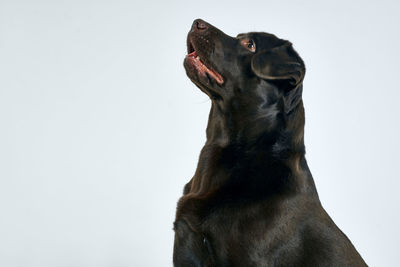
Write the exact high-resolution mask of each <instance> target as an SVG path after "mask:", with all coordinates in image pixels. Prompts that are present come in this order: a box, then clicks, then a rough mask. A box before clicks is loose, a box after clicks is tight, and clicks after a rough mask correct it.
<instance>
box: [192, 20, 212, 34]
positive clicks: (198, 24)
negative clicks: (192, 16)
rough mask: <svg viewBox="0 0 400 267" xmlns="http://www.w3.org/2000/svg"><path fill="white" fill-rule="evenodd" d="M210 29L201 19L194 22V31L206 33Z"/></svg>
mask: <svg viewBox="0 0 400 267" xmlns="http://www.w3.org/2000/svg"><path fill="white" fill-rule="evenodd" d="M207 29H208V25H207V23H206V22H205V21H203V20H201V19H196V20H195V21H193V25H192V31H205V30H207Z"/></svg>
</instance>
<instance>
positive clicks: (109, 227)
mask: <svg viewBox="0 0 400 267" xmlns="http://www.w3.org/2000/svg"><path fill="white" fill-rule="evenodd" d="M399 13H400V4H399V2H398V1H383V0H379V1H378V0H374V1H348V0H341V1H282V0H281V1H256V0H254V1H247V2H246V1H235V2H233V1H158V2H157V1H118V0H117V1H82V0H81V1H18V0H9V1H6V0H0V266H2V267H14V266H21V267H25V266H26V267H31V266H32V267H36V266H37V267H47V266H49V267H53V266H55V267H57V266H77V267H80V266H96V267H98V266H99V267H102V266H112V267H114V266H115V267H119V266H135V267H136V266H137V267H142V266H143V267H145V266H151V267H158V266H172V247H173V231H172V223H173V221H174V216H175V207H176V202H177V200H178V198H179V197H180V195H181V192H182V188H183V185H184V184H185V183H186V182H187V181H188V180H189V179H190V178H191V177H192V175H193V173H194V171H195V168H196V164H197V159H198V155H199V152H200V149H201V147H202V146H203V144H204V142H205V127H206V123H207V118H208V112H209V108H210V101H209V100H208V98H207V96H206V95H204V94H203V93H201V92H200V90H198V89H197V88H196V87H195V86H194V85H193V84H192V83H191V82H190V81H189V79H188V78H187V77H186V75H185V71H184V69H183V64H182V63H183V59H184V57H185V54H186V34H187V32H188V31H189V29H190V26H191V23H192V21H193V20H194V19H196V18H203V19H204V20H206V21H208V22H210V23H212V24H213V25H215V26H217V27H219V28H220V29H222V30H223V31H224V32H226V33H227V34H229V35H233V36H236V34H238V33H240V32H247V31H266V32H271V33H274V34H276V35H277V36H279V37H281V38H285V39H289V40H290V41H291V42H292V43H293V44H294V47H295V49H296V50H297V51H298V52H299V54H300V55H301V56H302V58H303V59H304V61H305V63H306V67H307V73H306V77H305V81H304V95H303V98H304V103H305V109H306V130H305V139H306V149H307V159H308V163H309V166H310V169H311V171H312V173H313V175H314V179H315V182H316V186H317V189H318V192H319V195H320V199H321V202H322V204H323V206H324V207H325V209H326V210H327V211H328V213H329V214H330V215H331V217H332V218H333V219H334V221H335V222H336V223H337V225H338V226H339V227H340V228H341V229H342V230H343V231H344V232H345V233H346V234H347V236H348V237H349V238H350V239H351V240H352V242H353V244H354V245H355V247H356V248H357V249H358V251H359V252H360V254H361V255H362V256H363V258H364V259H365V261H366V262H367V263H368V264H369V265H370V266H398V254H399V246H398V240H399V238H400V230H399V225H400V215H399V201H400V193H399V188H400V181H399V178H400V177H399V165H400V162H399V151H400V142H399V136H400V128H399V115H400V107H399V100H400V93H399V92H400V86H399V78H400V77H399V76H400V73H399V62H400V53H399V48H400V30H399V26H400V16H399Z"/></svg>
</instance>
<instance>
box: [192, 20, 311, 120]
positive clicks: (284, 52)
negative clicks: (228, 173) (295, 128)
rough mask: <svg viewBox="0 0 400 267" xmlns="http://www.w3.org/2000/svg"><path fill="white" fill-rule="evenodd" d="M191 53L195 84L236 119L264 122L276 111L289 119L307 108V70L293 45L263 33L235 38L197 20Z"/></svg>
mask: <svg viewBox="0 0 400 267" xmlns="http://www.w3.org/2000/svg"><path fill="white" fill-rule="evenodd" d="M187 49H188V55H187V56H186V58H185V61H184V66H185V69H186V73H187V75H188V76H189V78H190V79H191V80H192V81H193V82H194V83H195V84H196V85H197V86H198V87H199V88H200V89H201V90H202V91H203V92H205V93H206V94H207V95H208V96H210V98H211V99H212V101H213V104H214V103H215V104H216V105H218V106H219V107H221V109H223V110H225V111H227V110H229V112H230V113H231V114H235V113H236V114H242V115H243V114H246V115H243V116H248V115H249V114H253V115H256V116H264V115H265V114H262V112H261V111H262V110H268V109H269V112H271V111H272V110H271V107H272V106H273V107H274V108H273V109H274V112H275V113H284V114H289V113H290V112H292V111H293V109H295V108H296V106H297V105H298V104H299V102H301V94H302V81H303V78H304V74H305V66H304V63H303V61H302V59H301V58H300V57H299V55H298V54H297V53H296V51H295V50H294V49H293V47H292V44H291V43H290V42H289V41H286V40H282V39H279V38H277V37H276V36H275V35H272V34H268V33H262V32H250V33H245V34H239V35H238V36H237V37H230V36H228V35H226V34H225V33H223V32H222V31H220V30H219V29H217V28H215V27H214V26H212V25H210V24H209V23H207V22H205V21H203V20H200V19H197V20H195V21H194V22H193V25H192V28H191V30H190V32H189V34H188V37H187ZM255 113H257V114H255Z"/></svg>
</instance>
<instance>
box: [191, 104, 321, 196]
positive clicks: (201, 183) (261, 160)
mask: <svg viewBox="0 0 400 267" xmlns="http://www.w3.org/2000/svg"><path fill="white" fill-rule="evenodd" d="M261 115H262V114H261ZM276 115H277V116H278V117H279V116H280V115H279V114H276ZM281 115H282V114H281ZM233 116H235V114H234V113H229V112H227V111H226V110H225V111H223V110H222V109H221V108H220V107H219V106H218V105H217V104H215V103H213V104H212V107H211V111H210V116H209V121H208V127H207V142H206V144H205V146H204V147H203V149H202V151H201V154H200V159H199V163H198V166H197V169H196V173H195V175H194V177H193V179H192V181H191V184H190V190H189V192H188V193H189V194H191V195H197V196H198V197H200V196H207V195H210V194H212V193H213V192H216V191H217V190H219V189H221V188H223V187H224V186H226V185H227V184H229V183H230V182H231V180H232V179H233V178H232V177H235V178H234V179H236V182H238V183H240V179H246V183H250V186H249V187H248V188H249V190H252V189H251V188H253V187H259V188H258V189H260V190H263V186H264V185H265V190H268V187H271V186H273V187H274V188H273V189H274V190H275V191H276V187H281V186H282V190H285V188H283V186H284V184H286V182H284V179H289V177H298V176H304V175H302V173H304V172H308V167H307V163H306V161H305V158H304V154H305V151H304V108H303V104H302V102H300V103H299V105H298V106H297V107H296V109H295V110H293V112H291V113H290V114H288V115H286V114H284V115H282V116H290V117H281V118H280V119H279V120H278V119H277V118H271V117H263V116H260V114H258V115H256V116H255V117H253V118H248V119H247V120H245V121H244V120H243V118H238V117H233ZM238 121H239V122H242V123H245V124H246V125H243V126H244V127H243V126H241V127H239V126H240V125H235V123H237V122H238ZM288 121H290V123H289V122H288ZM271 123H274V124H275V125H274V127H271V125H270V124H271ZM252 169H257V170H259V171H260V170H261V173H256V174H251V170H252ZM310 176H311V174H310ZM248 177H250V178H248ZM253 177H254V181H251V179H252V178H253ZM264 177H265V178H264ZM262 179H267V180H268V181H266V180H262ZM299 179H300V178H299ZM308 180H309V179H308ZM281 182H282V184H281ZM251 183H253V184H254V186H253V187H252V186H251ZM295 183H296V184H294V185H293V186H294V187H297V188H298V187H299V184H297V183H300V185H301V184H303V185H304V184H305V187H306V190H308V189H311V191H312V190H314V185H313V183H312V184H307V183H308V181H307V182H305V181H295ZM260 185H261V186H260ZM307 188H308V189H307ZM258 189H257V190H258ZM244 193H245V192H244ZM261 193H262V194H263V193H264V192H261Z"/></svg>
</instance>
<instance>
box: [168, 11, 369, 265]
mask: <svg viewBox="0 0 400 267" xmlns="http://www.w3.org/2000/svg"><path fill="white" fill-rule="evenodd" d="M187 49H188V51H187V52H188V55H187V56H186V57H185V60H184V67H185V70H186V74H187V76H188V77H189V78H190V79H191V81H192V82H193V83H194V84H195V85H196V86H197V87H198V88H200V90H202V91H203V92H204V93H205V94H207V95H208V96H209V97H210V99H211V110H210V115H209V120H208V125H207V130H206V134H207V141H206V143H205V145H204V147H203V149H202V150H201V153H200V157H199V162H198V165H197V169H196V172H195V174H194V176H193V178H192V179H191V180H190V181H189V182H188V183H187V184H186V185H185V187H184V190H183V196H182V197H181V198H180V199H179V201H178V205H177V211H176V219H175V222H174V231H175V241H174V252H173V263H174V266H176V267H184V266H185V267H186V266H199V267H200V266H221V267H225V266H226V267H228V266H232V267H234V266H238V267H247V266H263V267H265V266H312V267H314V266H367V265H366V263H365V262H364V260H363V259H362V257H361V256H360V255H359V253H358V252H357V251H356V249H355V248H354V246H353V245H352V243H351V242H350V240H349V239H348V238H347V237H346V235H345V234H344V233H343V232H342V231H341V230H340V229H339V228H338V227H337V226H336V225H335V223H334V222H333V221H332V219H331V218H330V217H329V215H328V214H327V213H326V211H325V210H324V209H323V207H322V206H321V203H320V201H319V198H318V194H317V190H316V188H315V185H314V181H313V178H312V175H311V172H310V170H309V168H308V165H307V162H306V159H305V147H304V107H303V102H302V90H303V79H304V75H305V65H304V62H303V60H302V59H301V58H300V56H299V55H298V53H297V52H296V51H295V50H294V49H293V46H292V44H291V43H290V42H289V41H287V40H283V39H280V38H278V37H276V36H275V35H273V34H268V33H263V32H250V33H246V34H239V35H238V36H237V37H236V38H233V37H230V36H228V35H226V34H225V33H223V32H222V31H221V30H219V29H217V28H216V27H214V26H212V25H211V24H209V23H207V22H205V21H203V20H201V19H197V20H195V21H194V22H193V25H192V27H191V30H190V32H189V34H188V37H187Z"/></svg>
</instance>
